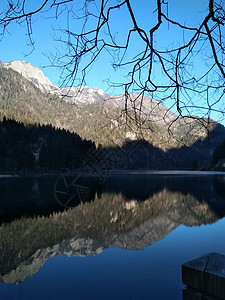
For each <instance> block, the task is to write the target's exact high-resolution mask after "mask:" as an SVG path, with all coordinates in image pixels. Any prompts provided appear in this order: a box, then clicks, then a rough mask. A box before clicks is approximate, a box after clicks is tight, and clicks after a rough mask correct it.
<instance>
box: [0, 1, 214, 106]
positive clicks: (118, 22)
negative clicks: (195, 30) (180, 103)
mask: <svg viewBox="0 0 225 300" xmlns="http://www.w3.org/2000/svg"><path fill="white" fill-rule="evenodd" d="M97 2H99V0H96V3H97ZM111 2H112V3H113V2H114V3H115V2H116V1H115V0H110V3H111ZM6 3H7V1H6V0H3V1H2V0H1V2H0V11H3V10H4V9H5V7H6ZM40 3H42V1H41V0H37V1H32V0H29V1H27V4H28V5H29V7H30V8H32V9H33V8H35V6H36V7H37V6H38V5H40ZM83 3H84V1H82V0H77V1H73V4H72V5H73V10H75V9H77V8H79V7H81V6H82V4H83ZM89 5H90V9H91V10H92V8H93V11H94V5H95V1H91V2H90V4H89ZM131 5H132V8H133V10H134V12H135V15H136V19H137V21H138V24H139V26H140V27H143V28H144V29H147V30H149V29H150V27H152V26H153V25H154V24H155V23H156V21H157V20H156V17H157V14H156V13H155V14H154V15H153V14H152V11H153V10H154V9H155V8H156V7H155V5H156V1H153V0H152V1H149V0H139V1H135V0H131ZM207 7H208V0H198V1H197V0H180V1H177V0H169V6H168V13H169V17H170V18H174V19H175V20H177V21H180V22H182V23H183V24H184V23H185V24H186V25H192V26H193V25H196V26H197V25H198V24H200V23H201V22H202V20H203V18H204V16H205V12H206V10H207ZM53 15H54V13H53V12H51V11H48V12H45V13H43V14H39V15H37V16H35V17H34V18H33V25H32V26H33V27H32V28H33V39H34V41H35V49H34V51H33V52H32V53H30V54H29V52H30V50H31V47H29V46H27V42H28V39H27V35H26V30H25V28H24V26H19V25H18V24H15V23H14V24H11V25H10V26H9V27H8V28H7V32H5V35H4V38H3V39H2V41H1V42H0V60H1V61H3V62H8V61H12V60H26V61H28V62H30V63H31V64H33V65H35V66H37V67H39V68H40V69H41V70H42V71H43V72H44V74H45V75H46V76H47V77H48V78H49V79H50V80H51V81H52V83H54V84H59V80H60V70H57V69H55V68H51V67H47V66H48V65H49V59H48V55H50V56H51V53H52V54H54V53H56V51H57V49H60V51H61V52H63V48H60V47H61V46H60V44H59V43H57V42H56V41H54V37H53V35H54V31H53V27H54V28H59V27H61V28H65V26H66V11H64V12H63V13H62V14H61V15H60V16H59V18H58V19H57V20H55V19H54V18H49V17H51V16H53ZM90 25H91V21H90ZM111 25H112V29H113V31H114V33H116V38H117V40H119V41H121V42H122V41H123V39H124V37H126V34H127V30H128V28H129V27H130V26H132V23H131V19H130V17H129V15H128V14H127V12H126V11H125V9H120V10H118V11H117V12H116V13H113V14H112V17H111ZM71 28H72V29H73V30H74V31H79V28H81V23H80V22H79V21H78V20H71ZM183 38H185V39H187V38H188V37H187V36H184V37H183V32H182V31H181V30H178V29H177V28H175V27H171V26H170V28H169V30H168V27H167V25H163V26H162V28H161V29H160V31H159V32H158V33H157V35H156V43H157V44H158V45H160V47H164V48H165V49H166V48H167V47H170V46H171V45H178V40H180V39H183ZM139 49H140V50H142V45H141V43H140V41H139V40H138V39H137V38H136V37H135V36H134V37H133V39H132V42H131V47H130V52H129V54H128V58H131V59H132V57H133V55H135V54H136V53H137V52H138V51H139ZM27 54H29V55H27ZM111 63H112V57H111V56H110V55H109V54H108V53H107V52H104V53H103V54H102V56H101V57H100V58H99V59H98V60H97V62H96V64H95V65H94V66H93V67H92V68H91V69H90V70H89V72H88V74H87V78H86V84H87V85H88V86H89V87H92V88H94V87H97V88H101V89H103V90H105V91H107V90H108V84H107V83H106V82H105V80H106V79H110V80H111V81H113V82H123V81H124V78H125V76H126V74H127V69H126V68H122V69H119V70H117V71H115V70H114V69H113V68H112V66H111ZM198 68H199V69H198V71H199V70H201V68H204V67H203V66H201V63H200V62H199V65H198ZM196 72H197V71H196ZM159 73H160V72H159ZM111 92H112V91H111ZM121 92H123V90H122V89H117V90H116V91H114V93H116V94H119V93H121ZM168 105H169V104H168Z"/></svg>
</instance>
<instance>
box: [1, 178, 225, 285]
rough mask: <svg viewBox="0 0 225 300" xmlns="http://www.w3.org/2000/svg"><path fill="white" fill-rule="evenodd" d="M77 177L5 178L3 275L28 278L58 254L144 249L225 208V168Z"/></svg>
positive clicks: (221, 213) (218, 215) (210, 220)
mask: <svg viewBox="0 0 225 300" xmlns="http://www.w3.org/2000/svg"><path fill="white" fill-rule="evenodd" d="M72 183H74V178H69V177H68V178H67V177H59V178H56V177H50V178H48V177H40V178H12V179H9V178H7V179H1V180H0V193H1V200H0V201H1V202H0V216H1V223H2V225H1V227H0V279H1V281H3V282H5V283H18V282H22V281H23V280H25V279H26V278H29V277H30V276H32V275H33V274H34V273H35V272H37V271H38V269H39V268H40V266H41V265H43V264H44V263H45V262H46V261H47V259H49V258H51V257H53V256H56V255H62V254H67V255H76V256H85V255H90V254H98V253H100V252H102V251H103V250H104V249H106V248H110V247H119V248H122V249H135V250H138V249H143V248H145V247H146V246H148V245H151V244H153V243H156V242H157V241H159V240H160V239H162V238H163V237H165V236H166V235H168V234H169V233H170V232H171V231H173V230H174V229H175V228H177V227H178V226H179V225H180V224H184V225H186V226H198V225H201V224H211V223H214V222H216V221H217V220H218V219H220V218H222V217H224V215H225V185H224V177H223V176H204V177H202V176H181V175H178V174H177V175H173V176H172V175H170V176H167V175H158V176H157V175H154V176H153V175H149V176H147V175H145V176H142V175H132V176H125V175H124V176H122V175H121V176H115V177H109V178H107V179H106V180H105V181H104V182H103V183H101V182H100V181H99V180H97V179H96V178H79V180H76V182H75V183H76V184H72ZM77 186H80V187H81V190H80V191H77ZM82 191H83V194H81V192H82ZM66 206H68V207H69V208H66Z"/></svg>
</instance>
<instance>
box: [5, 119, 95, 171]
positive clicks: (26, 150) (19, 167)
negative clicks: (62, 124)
mask: <svg viewBox="0 0 225 300" xmlns="http://www.w3.org/2000/svg"><path fill="white" fill-rule="evenodd" d="M90 149H95V144H94V143H93V142H91V141H87V140H82V139H81V138H80V136H79V135H77V134H76V133H71V132H69V131H66V130H61V129H57V128H55V127H53V126H52V125H51V124H50V125H40V124H35V125H26V126H25V125H24V124H23V123H19V122H17V121H14V120H11V119H6V118H5V117H4V118H3V121H2V122H0V170H1V171H6V172H7V171H32V170H43V171H49V170H51V171H57V170H63V169H76V168H78V167H79V166H80V165H81V162H82V157H83V156H85V153H86V152H87V151H90Z"/></svg>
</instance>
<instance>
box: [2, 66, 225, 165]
mask: <svg viewBox="0 0 225 300" xmlns="http://www.w3.org/2000/svg"><path fill="white" fill-rule="evenodd" d="M3 119H4V120H3ZM0 120H1V121H2V123H1V128H0V134H1V140H0V143H1V149H0V168H1V170H3V171H4V170H5V171H11V170H35V169H38V168H39V169H40V170H42V171H43V170H46V171H48V170H53V171H55V170H60V169H69V170H74V169H77V168H79V167H81V161H80V158H79V157H80V155H82V157H84V156H85V153H86V152H85V151H87V148H88V147H89V146H87V148H85V147H84V146H81V144H82V145H84V143H85V141H86V143H89V145H91V144H92V146H93V151H94V152H93V151H92V154H91V155H89V156H88V157H86V158H85V160H86V165H85V167H87V165H88V164H89V170H90V168H91V169H94V168H95V167H96V165H97V166H98V168H100V169H113V168H114V169H140V168H145V169H146V168H149V169H184V168H185V169H197V168H208V167H209V166H210V165H211V164H212V156H213V152H214V150H215V149H216V147H217V146H219V145H220V144H221V143H222V142H223V140H224V139H225V130H224V127H223V126H222V125H220V124H218V123H216V122H212V123H211V125H210V126H209V127H208V128H207V129H206V128H205V127H204V124H205V123H204V122H206V120H204V119H201V120H200V121H201V122H203V123H204V124H203V125H202V126H201V125H199V120H198V119H192V118H190V119H186V120H183V121H182V122H178V123H179V126H177V125H176V124H175V123H174V124H173V125H172V126H171V127H170V129H171V130H172V132H173V134H172V135H171V134H170V133H169V131H168V130H167V129H168V128H167V129H165V128H162V127H160V126H158V125H157V123H152V122H150V121H148V122H147V121H146V122H144V123H143V126H142V127H140V126H138V125H137V124H136V123H135V122H134V120H131V119H127V118H126V114H124V113H123V111H122V110H121V109H120V108H119V107H118V108H113V109H112V108H110V107H108V106H107V105H104V104H101V103H92V104H87V105H83V106H82V105H81V106H77V105H74V104H70V103H68V102H66V101H64V100H63V99H60V98H59V97H57V96H56V95H53V94H46V93H42V92H41V91H40V90H39V89H38V88H37V87H35V85H34V84H33V83H32V82H30V81H28V80H27V79H25V78H24V77H23V76H22V75H20V74H19V73H18V72H16V71H13V70H12V69H6V68H4V67H2V66H1V64H0ZM13 120H14V121H13ZM16 122H17V123H16ZM37 124H38V125H37ZM207 130H208V131H207ZM17 131H18V133H17ZM74 132H75V133H74ZM81 140H83V142H81ZM87 140H91V141H92V142H93V143H91V142H87ZM95 145H96V146H95ZM82 147H84V148H82ZM96 147H97V150H96ZM77 149H79V150H77ZM81 149H82V150H81ZM89 150H90V149H89ZM81 153H82V154H81ZM89 154H90V153H89ZM90 156H92V157H90ZM99 157H102V159H101V162H99ZM96 161H98V162H96Z"/></svg>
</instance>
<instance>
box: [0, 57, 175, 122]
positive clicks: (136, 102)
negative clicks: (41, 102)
mask: <svg viewBox="0 0 225 300" xmlns="http://www.w3.org/2000/svg"><path fill="white" fill-rule="evenodd" d="M3 66H4V67H5V68H11V69H13V70H15V71H16V72H18V73H20V74H21V75H22V76H23V77H25V78H26V79H28V80H29V81H31V82H32V83H33V84H34V85H35V86H36V87H38V88H39V89H40V90H41V91H42V92H43V93H49V94H56V95H57V96H59V97H61V98H62V99H64V100H65V101H67V102H69V103H71V104H76V105H87V104H90V103H100V104H105V105H107V106H109V107H110V108H118V107H119V108H121V109H124V108H125V101H126V98H125V96H124V95H117V96H113V95H109V94H107V93H105V92H104V91H103V90H101V89H98V88H89V87H87V86H83V87H70V88H62V87H57V86H55V85H53V84H52V83H51V82H50V80H49V79H48V78H47V77H46V76H45V75H44V74H43V72H42V71H41V70H40V69H38V68H37V67H35V66H33V65H31V64H30V63H28V62H26V61H12V62H7V63H3ZM127 108H128V109H131V110H134V111H135V112H137V113H138V112H139V111H140V110H142V112H143V114H144V115H145V117H146V118H147V119H148V120H150V121H151V122H157V124H158V125H160V126H161V127H166V126H167V127H168V126H169V125H170V124H171V123H173V122H174V121H175V120H177V115H175V114H174V113H172V112H171V111H170V110H169V109H167V108H166V107H165V106H163V105H162V104H160V103H158V102H157V101H155V100H154V99H150V98H148V97H146V96H142V95H139V94H137V93H131V94H129V96H128V98H127ZM178 122H179V121H178Z"/></svg>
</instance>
